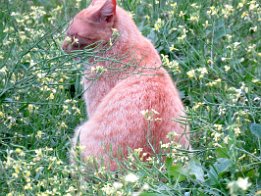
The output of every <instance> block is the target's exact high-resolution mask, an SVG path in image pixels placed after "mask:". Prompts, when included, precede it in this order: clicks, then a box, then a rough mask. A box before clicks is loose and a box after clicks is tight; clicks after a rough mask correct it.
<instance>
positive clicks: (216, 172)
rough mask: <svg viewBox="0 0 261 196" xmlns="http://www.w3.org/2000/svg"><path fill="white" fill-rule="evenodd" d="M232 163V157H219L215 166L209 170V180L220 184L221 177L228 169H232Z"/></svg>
mask: <svg viewBox="0 0 261 196" xmlns="http://www.w3.org/2000/svg"><path fill="white" fill-rule="evenodd" d="M231 165H232V161H231V160H230V159H226V158H219V159H217V161H216V162H215V163H214V165H213V166H211V168H210V170H209V172H208V180H209V181H210V183H211V184H212V185H213V184H218V183H219V177H220V176H221V175H222V174H223V173H224V172H226V171H228V170H229V169H230V167H231Z"/></svg>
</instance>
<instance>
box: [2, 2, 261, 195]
mask: <svg viewBox="0 0 261 196" xmlns="http://www.w3.org/2000/svg"><path fill="white" fill-rule="evenodd" d="M118 3H119V4H121V5H122V6H123V7H124V8H125V9H126V10H128V11H130V12H131V13H132V14H133V17H134V19H135V21H136V23H137V25H138V26H139V28H140V30H141V31H142V33H143V35H145V36H147V37H148V38H149V39H151V40H152V42H153V43H154V44H155V46H156V48H157V50H158V51H159V53H160V54H161V56H162V60H163V66H164V67H165V68H166V69H168V71H169V73H170V74H171V75H172V76H173V79H174V80H175V81H176V83H177V86H178V88H179V90H180V93H181V97H182V100H183V102H184V105H185V106H186V111H187V114H188V120H189V124H190V126H191V143H192V146H193V151H191V152H189V151H184V150H181V149H179V148H178V146H177V145H175V144H165V145H162V149H166V148H167V149H171V153H169V154H167V158H166V159H165V161H162V157H163V155H162V154H160V155H158V156H155V157H153V158H151V159H150V160H149V161H148V162H146V163H144V162H141V161H139V158H138V154H139V150H135V151H134V152H131V153H130V156H129V158H128V161H126V162H124V164H123V169H122V170H121V171H119V172H118V173H117V174H115V173H111V172H105V171H104V169H103V168H100V169H98V170H97V171H96V172H94V173H93V176H92V178H91V180H89V181H84V178H85V173H84V169H83V167H82V166H81V165H80V166H79V165H78V166H77V167H76V166H74V165H71V164H69V161H68V151H69V149H70V138H71V137H72V134H73V130H74V128H75V127H76V126H77V125H79V124H80V123H81V122H83V121H84V120H85V119H86V118H87V117H86V112H85V105H84V103H83V100H82V99H81V95H82V87H81V85H80V80H81V74H82V69H83V63H79V62H76V61H73V60H72V59H73V55H75V56H77V55H86V54H87V52H85V54H80V53H75V54H73V55H66V54H64V53H63V52H62V51H61V49H60V46H61V41H62V40H63V38H64V29H65V28H66V25H67V24H68V22H69V20H70V19H71V17H72V16H73V15H74V14H75V13H77V12H78V11H79V10H80V9H82V8H84V7H86V5H87V4H88V1H84V0H75V1H73V0H66V1H55V0H50V1H47V0H31V1H19V0H1V6H0V10H1V11H0V21H1V22H0V38H1V43H0V47H1V50H0V195H8V196H11V195H14V196H17V195H67V196H69V195H76V194H77V195H143V196H145V195H146V196H147V195H149V196H151V195H261V175H260V174H261V144H260V138H261V124H260V123H261V122H260V119H261V88H260V87H261V81H260V78H261V62H260V58H261V52H260V42H261V36H260V32H261V30H260V24H261V23H260V22H261V19H260V13H261V8H260V4H259V3H258V1H254V0H253V1H250V0H220V1H208V0H201V1H200V0H182V1H181V0H177V1H174V0H173V1H171V0H165V1H155V0H134V1H131V0H127V1H119V2H118ZM83 53H84V52H83ZM70 173H75V176H74V177H71V176H70Z"/></svg>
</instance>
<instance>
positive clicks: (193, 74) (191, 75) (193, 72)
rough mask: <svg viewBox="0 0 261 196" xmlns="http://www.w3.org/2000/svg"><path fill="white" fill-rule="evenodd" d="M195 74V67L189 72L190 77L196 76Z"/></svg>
mask: <svg viewBox="0 0 261 196" xmlns="http://www.w3.org/2000/svg"><path fill="white" fill-rule="evenodd" d="M195 74H196V72H195V70H194V69H191V70H190V71H188V72H187V76H188V77H189V78H194V77H195Z"/></svg>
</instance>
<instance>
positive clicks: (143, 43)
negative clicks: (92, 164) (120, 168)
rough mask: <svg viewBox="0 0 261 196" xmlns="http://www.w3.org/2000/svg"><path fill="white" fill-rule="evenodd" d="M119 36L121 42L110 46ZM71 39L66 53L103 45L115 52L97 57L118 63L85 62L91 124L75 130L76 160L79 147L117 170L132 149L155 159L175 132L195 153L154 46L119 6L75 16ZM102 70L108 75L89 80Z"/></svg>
mask: <svg viewBox="0 0 261 196" xmlns="http://www.w3.org/2000/svg"><path fill="white" fill-rule="evenodd" d="M115 32H117V33H118V37H117V38H116V39H115V43H110V42H111V40H112V37H113V34H114V33H115ZM66 36H67V38H66V39H65V40H64V42H63V46H62V48H63V50H64V51H65V52H67V53H70V52H71V51H73V50H81V49H84V48H85V47H86V46H87V47H88V46H90V45H92V44H94V43H97V42H99V41H101V42H102V44H101V45H102V47H105V48H110V49H108V50H104V52H101V53H100V55H98V57H100V58H103V57H104V58H110V57H112V59H113V60H108V61H95V58H90V60H88V62H86V64H87V65H86V70H85V72H84V76H83V86H84V100H85V102H86V106H87V113H88V117H89V120H88V121H86V122H84V123H83V124H82V125H80V126H79V127H77V128H76V130H75V134H74V137H73V139H72V149H73V150H72V152H73V153H72V157H74V149H75V146H76V145H79V146H81V147H82V151H81V155H80V156H81V157H82V158H83V159H85V158H88V157H89V156H91V157H95V158H96V159H97V160H104V163H105V166H106V167H107V168H109V169H111V170H116V169H117V164H116V161H115V160H114V159H117V158H119V159H122V158H124V157H126V156H127V153H128V148H130V149H137V148H142V149H143V152H147V153H149V154H153V152H154V153H155V152H157V151H158V149H159V145H160V141H162V142H163V143H166V142H169V139H168V138H167V137H166V136H167V134H168V133H170V132H173V133H175V134H176V138H175V140H176V142H178V143H179V144H181V145H182V146H183V147H185V148H189V147H190V142H189V129H188V127H187V126H185V125H184V124H181V123H178V122H177V121H176V120H175V119H179V118H181V117H185V113H184V106H183V104H182V102H181V99H180V97H179V93H178V90H177V89H176V86H175V84H174V83H173V81H172V79H171V77H170V76H169V74H168V73H167V71H166V70H165V69H164V68H163V67H162V62H161V59H160V56H159V54H158V52H157V51H156V49H155V48H154V46H153V44H152V43H151V42H150V41H149V40H148V39H147V38H145V37H144V36H142V34H141V32H140V31H139V30H138V28H137V26H136V25H135V23H134V21H133V19H132V17H131V16H130V14H128V13H127V12H126V11H125V10H124V9H123V8H121V7H119V6H118V5H117V3H116V0H93V1H92V2H91V4H90V5H89V7H88V8H86V9H84V10H82V11H80V12H79V13H78V14H76V16H75V17H74V18H73V20H72V21H71V23H70V24H69V27H68V29H67V32H66ZM75 40H76V41H75ZM97 50H99V47H98V48H96V51H97ZM98 68H102V69H103V73H102V74H100V75H99V77H97V78H96V80H92V79H90V78H95V76H96V75H95V74H97V72H95V71H93V70H97V69H98ZM119 149H120V150H119ZM119 151H120V152H119ZM110 152H111V154H110ZM72 159H73V158H72Z"/></svg>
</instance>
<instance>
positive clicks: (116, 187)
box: [112, 182, 123, 190]
mask: <svg viewBox="0 0 261 196" xmlns="http://www.w3.org/2000/svg"><path fill="white" fill-rule="evenodd" d="M112 186H113V187H114V188H115V189H116V190H118V189H120V188H121V187H122V186H123V184H122V183H120V182H114V183H113V185H112Z"/></svg>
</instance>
